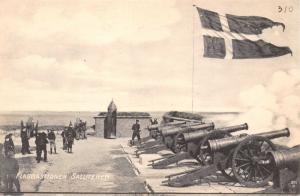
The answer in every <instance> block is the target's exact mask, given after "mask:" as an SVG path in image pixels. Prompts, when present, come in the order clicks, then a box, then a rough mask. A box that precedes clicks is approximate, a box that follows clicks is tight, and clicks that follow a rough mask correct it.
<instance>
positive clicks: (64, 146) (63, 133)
mask: <svg viewBox="0 0 300 196" xmlns="http://www.w3.org/2000/svg"><path fill="white" fill-rule="evenodd" d="M66 133H67V127H65V128H64V129H63V131H62V132H61V134H60V135H61V137H62V138H63V150H66V149H67V141H66Z"/></svg>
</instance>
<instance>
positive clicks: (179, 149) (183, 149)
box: [173, 134, 188, 153]
mask: <svg viewBox="0 0 300 196" xmlns="http://www.w3.org/2000/svg"><path fill="white" fill-rule="evenodd" d="M178 137H181V135H180V134H177V135H176V136H175V137H174V147H173V150H174V151H173V152H174V153H179V152H186V151H187V149H188V147H187V144H186V143H184V144H181V143H178V142H177V138H178Z"/></svg>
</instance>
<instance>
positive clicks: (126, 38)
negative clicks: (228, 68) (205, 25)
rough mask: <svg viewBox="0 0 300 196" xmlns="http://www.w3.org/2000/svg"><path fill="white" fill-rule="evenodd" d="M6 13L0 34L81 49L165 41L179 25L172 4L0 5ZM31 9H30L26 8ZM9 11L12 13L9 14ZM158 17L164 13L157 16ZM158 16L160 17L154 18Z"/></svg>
mask: <svg viewBox="0 0 300 196" xmlns="http://www.w3.org/2000/svg"><path fill="white" fill-rule="evenodd" d="M0 5H1V6H2V9H3V10H4V9H5V8H7V10H11V11H12V12H11V13H9V12H7V11H6V14H7V15H6V16H5V17H1V19H0V22H1V24H2V28H1V27H0V28H1V30H2V32H3V31H5V32H7V35H6V36H9V33H13V34H14V35H13V36H16V37H19V38H21V39H29V40H35V41H39V40H44V39H56V40H57V41H61V42H63V43H76V44H83V45H100V44H109V43H112V42H115V41H118V40H119V41H122V42H125V43H131V44H138V43H144V42H152V41H158V40H162V39H165V38H166V37H168V36H169V35H170V33H171V32H170V29H169V28H168V26H169V25H172V24H174V23H176V22H178V21H179V19H180V13H179V12H178V11H177V10H176V9H175V8H174V6H175V1H171V0H166V1H163V2H161V1H157V0H152V1H150V0H145V1H142V2H137V1H126V2H124V1H120V0H117V1H89V2H88V3H87V2H84V1H80V2H78V3H77V4H76V3H74V2H73V1H72V2H70V1H64V2H61V3H59V2H56V1H53V2H52V1H51V2H43V1H42V2H39V3H36V2H34V1H29V2H27V4H26V5H28V6H24V4H22V5H20V4H19V3H18V4H16V1H11V2H10V3H9V2H7V1H5V2H2V3H0ZM30 5H31V6H30ZM12 9H13V10H12ZM161 13H165V15H164V14H161ZM157 14H160V17H156V16H157Z"/></svg>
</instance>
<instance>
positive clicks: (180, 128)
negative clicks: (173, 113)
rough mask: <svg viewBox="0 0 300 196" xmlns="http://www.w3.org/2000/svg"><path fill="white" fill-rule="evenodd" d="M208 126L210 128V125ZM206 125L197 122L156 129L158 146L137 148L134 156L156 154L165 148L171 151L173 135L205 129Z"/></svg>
mask: <svg viewBox="0 0 300 196" xmlns="http://www.w3.org/2000/svg"><path fill="white" fill-rule="evenodd" d="M209 126H212V125H211V124H210V125H209ZM207 127H208V125H206V124H203V122H197V123H184V124H176V125H171V126H164V127H161V128H158V134H157V135H159V136H161V137H160V140H158V142H159V143H160V144H157V143H155V144H154V145H153V146H151V147H148V148H139V149H138V150H136V152H135V153H136V155H137V156H139V155H140V154H143V153H146V152H147V153H156V152H158V151H160V150H163V149H165V148H166V147H167V148H170V149H171V150H173V149H174V148H173V146H174V145H173V144H174V135H175V134H176V133H178V132H186V131H195V130H198V129H203V128H207Z"/></svg>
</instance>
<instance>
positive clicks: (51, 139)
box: [48, 129, 56, 154]
mask: <svg viewBox="0 0 300 196" xmlns="http://www.w3.org/2000/svg"><path fill="white" fill-rule="evenodd" d="M48 139H49V142H50V154H52V148H54V153H55V154H56V143H55V139H56V136H55V133H54V130H53V129H51V130H50V132H49V133H48Z"/></svg>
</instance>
